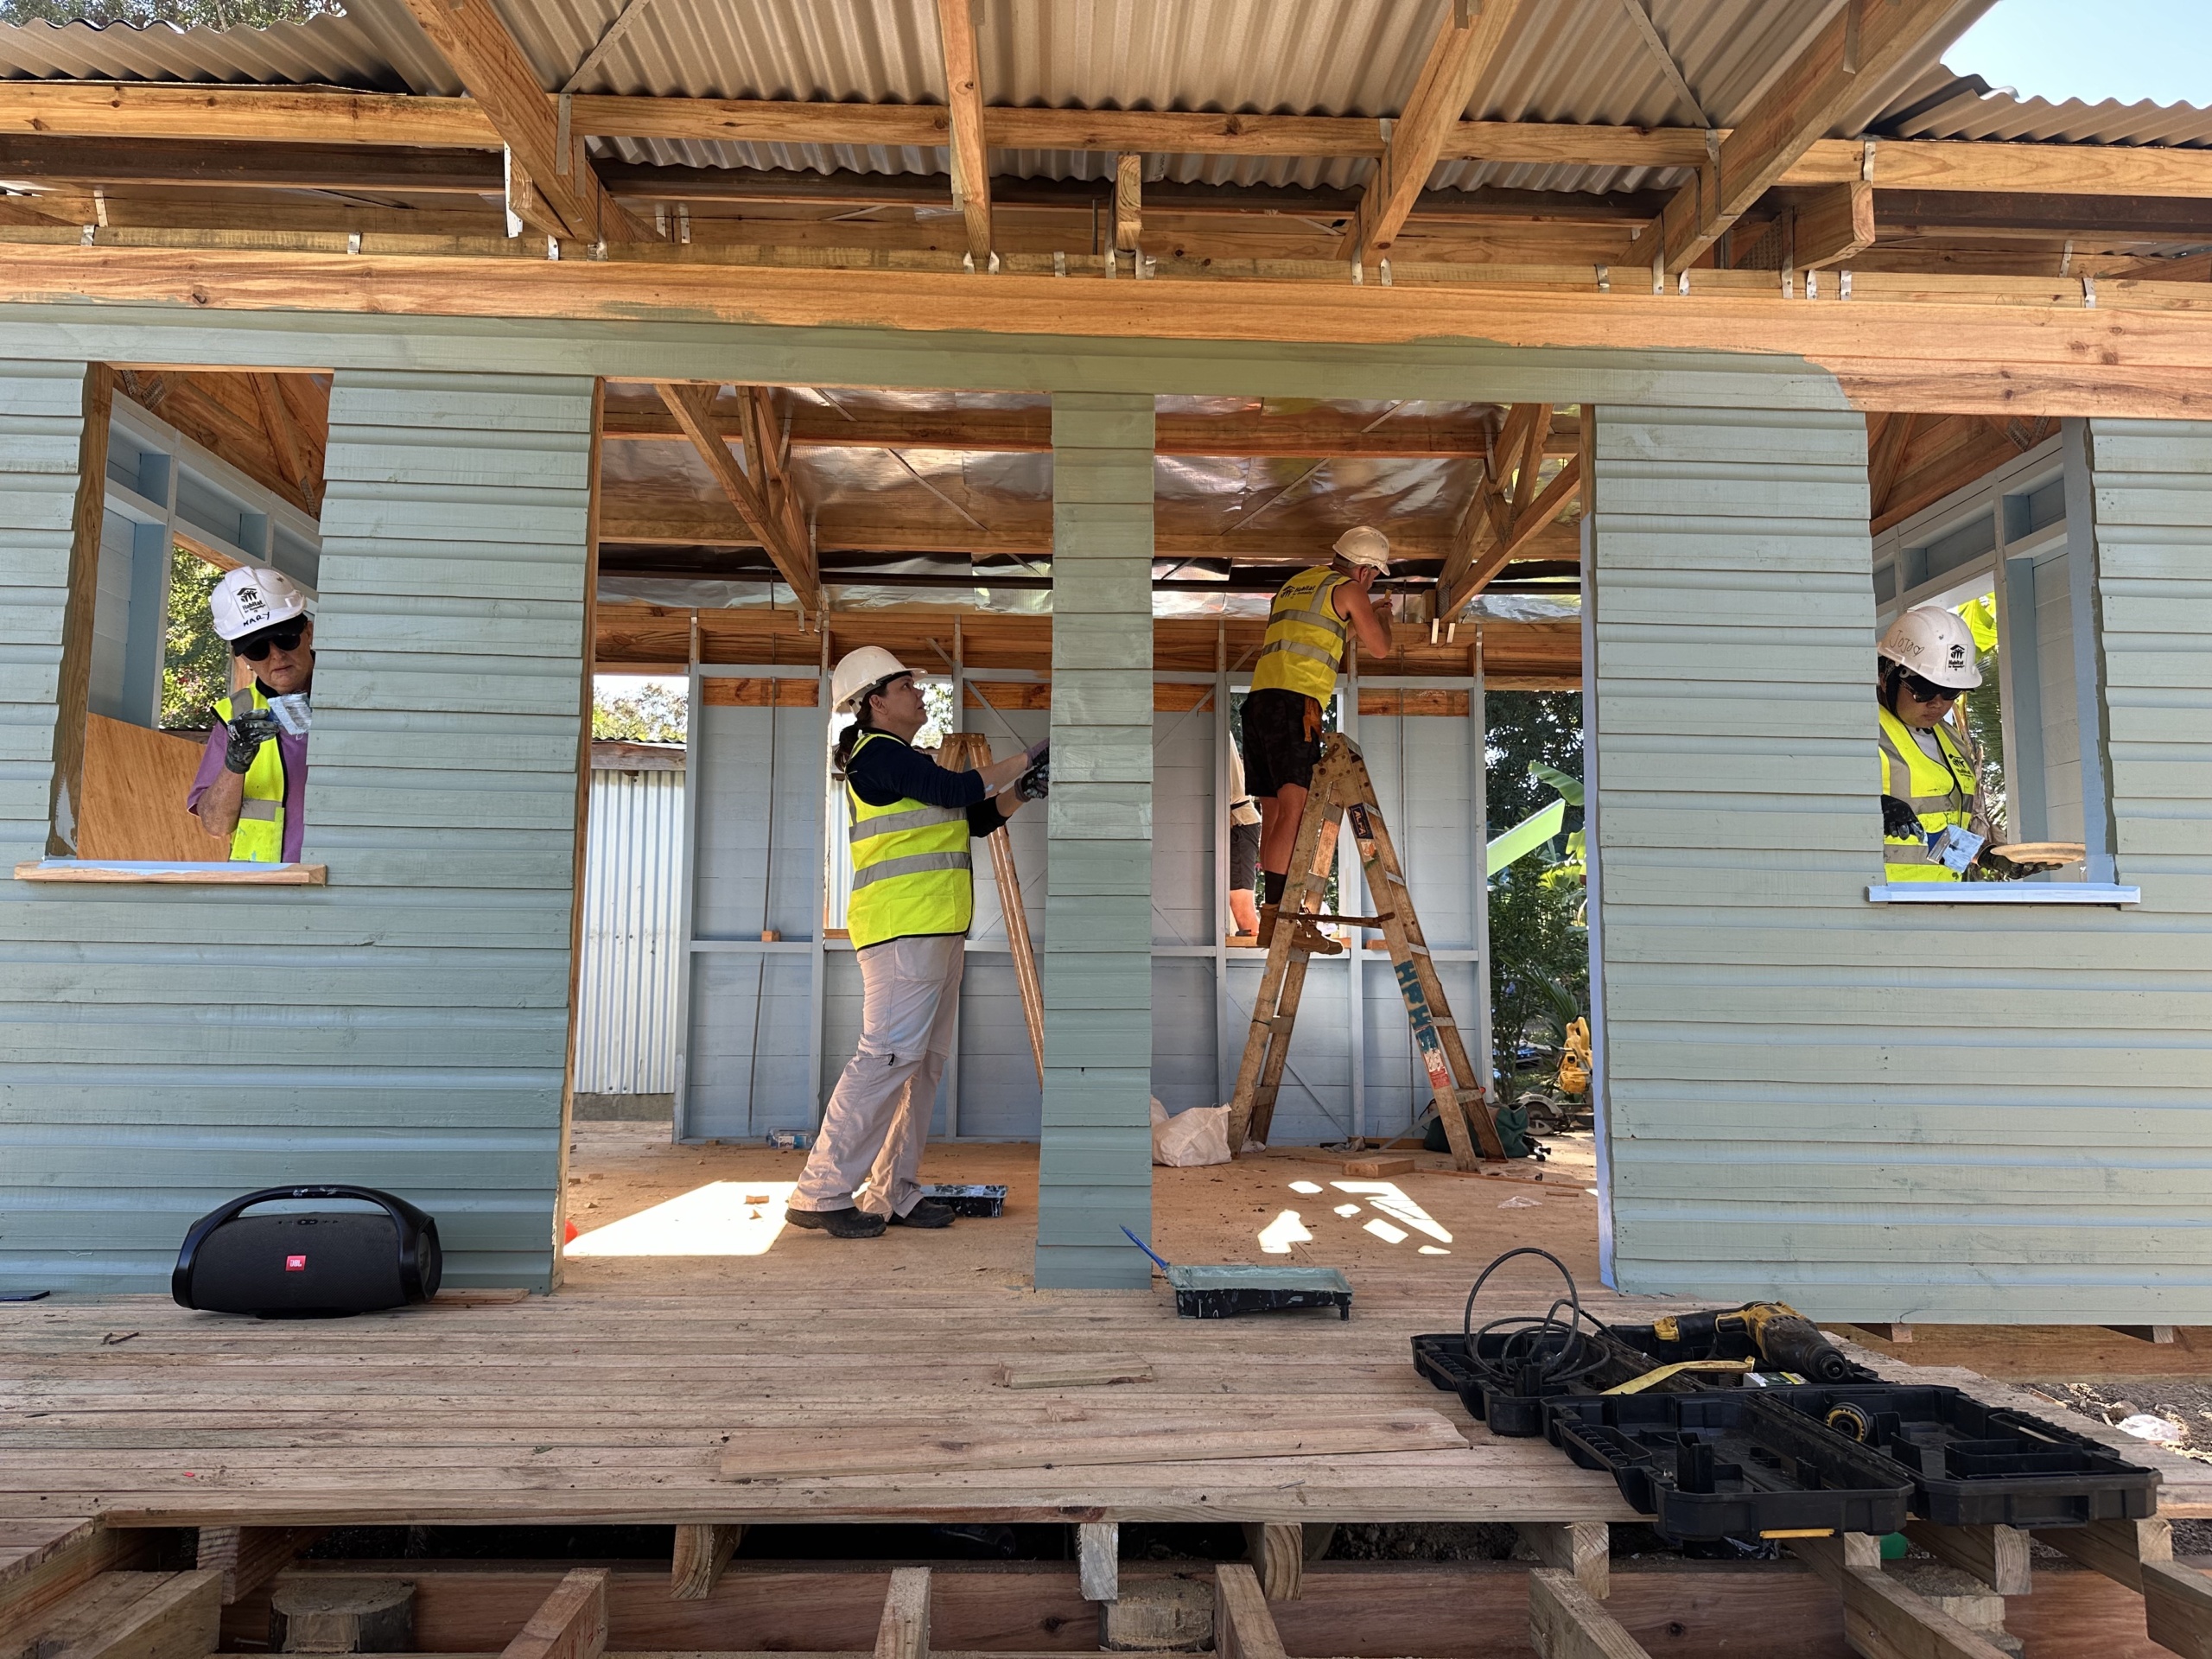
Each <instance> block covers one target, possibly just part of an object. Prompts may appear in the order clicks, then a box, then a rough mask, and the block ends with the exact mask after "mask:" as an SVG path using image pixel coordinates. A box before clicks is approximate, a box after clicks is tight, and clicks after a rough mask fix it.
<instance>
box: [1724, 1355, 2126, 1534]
mask: <svg viewBox="0 0 2212 1659" xmlns="http://www.w3.org/2000/svg"><path fill="white" fill-rule="evenodd" d="M1764 1394H1765V1395H1766V1397H1767V1398H1768V1399H1770V1400H1771V1401H1772V1402H1774V1403H1775V1404H1776V1405H1777V1406H1781V1407H1784V1408H1788V1409H1789V1410H1792V1411H1796V1412H1798V1413H1800V1414H1802V1415H1804V1416H1806V1417H1808V1418H1810V1419H1812V1420H1813V1421H1815V1422H1818V1423H1821V1424H1823V1425H1825V1426H1826V1427H1828V1428H1829V1429H1831V1430H1833V1431H1834V1432H1835V1433H1840V1434H1842V1435H1844V1436H1845V1437H1847V1438H1848V1439H1850V1440H1856V1441H1859V1442H1860V1443H1862V1444H1864V1445H1866V1446H1868V1447H1869V1448H1871V1449H1873V1450H1876V1451H1879V1452H1883V1453H1884V1454H1885V1456H1887V1457H1889V1458H1891V1459H1894V1460H1895V1461H1896V1463H1897V1465H1899V1466H1900V1467H1901V1468H1902V1469H1903V1470H1904V1471H1905V1472H1906V1474H1908V1475H1909V1476H1910V1478H1911V1480H1912V1485H1913V1502H1912V1512H1913V1513H1914V1514H1915V1515H1916V1516H1923V1517H1924V1518H1926V1519H1928V1520H1929V1521H1933V1522H1936V1523H1938V1524H1939V1525H1942V1526H1947V1527H1986V1526H2006V1527H2065V1526H2077V1525H2082V1524H2086V1523H2087V1522H2091V1521H2139V1520H2142V1519H2144V1518H2145V1517H2146V1516H2149V1515H2150V1514H2151V1513H2152V1511H2153V1510H2156V1509H2157V1507H2158V1471H2157V1470H2155V1469H2145V1468H2144V1467H2142V1466H2141V1465H2138V1464H2133V1463H2130V1462H2128V1461H2127V1460H2126V1459H2124V1458H2122V1457H2121V1456H2120V1453H2119V1452H2115V1451H2113V1449H2112V1447H2110V1446H2106V1445H2104V1444H2103V1443H2102V1442H2101V1441H2098V1440H2091V1439H2089V1437H2088V1436H2087V1435H2086V1434H2077V1433H2074V1431H2073V1430H2071V1429H2068V1428H2061V1427H2059V1426H2058V1425H2057V1424H2056V1423H2050V1422H2045V1421H2044V1420H2043V1419H2042V1418H2040V1417H2031V1416H2030V1415H2029V1414H2027V1413H2025V1412H2024V1411H2012V1410H2010V1409H2007V1408H2003V1407H1999V1406H1988V1405H1984V1404H1983V1403H1982V1402H1980V1401H1979V1400H1976V1399H1975V1398H1974V1397H1973V1396H1972V1395H1968V1394H1967V1393H1965V1392H1963V1391H1962V1390H1961V1389H1945V1388H1922V1387H1906V1386H1903V1385H1898V1384H1887V1385H1883V1386H1879V1387H1873V1388H1860V1387H1842V1388H1833V1389H1825V1388H1812V1387H1806V1388H1796V1387H1791V1388H1780V1389H1766V1390H1764Z"/></svg>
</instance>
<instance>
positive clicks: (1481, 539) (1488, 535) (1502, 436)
mask: <svg viewBox="0 0 2212 1659" xmlns="http://www.w3.org/2000/svg"><path fill="white" fill-rule="evenodd" d="M1575 430H1576V433H1577V435H1578V437H1579V435H1580V422H1578V423H1577V424H1576V428H1575ZM1552 431H1553V420H1552V407H1551V405H1550V404H1514V405H1513V407H1512V409H1511V410H1510V411H1509V412H1508V414H1507V416H1506V417H1505V420H1504V422H1503V424H1501V425H1500V427H1499V429H1498V434H1497V442H1495V443H1494V444H1493V445H1492V447H1491V461H1490V463H1489V464H1488V465H1487V466H1486V467H1484V470H1483V472H1482V474H1481V475H1480V476H1478V478H1477V480H1475V495H1474V499H1473V500H1472V501H1471V503H1470V504H1469V505H1468V509H1467V516H1466V518H1465V520H1464V521H1463V522H1462V524H1461V527H1460V535H1459V539H1458V541H1457V543H1455V545H1454V547H1453V549H1452V553H1451V555H1450V556H1449V557H1448V558H1447V559H1446V561H1445V565H1444V571H1443V574H1442V575H1440V577H1439V578H1438V581H1437V589H1438V593H1439V594H1440V599H1439V601H1438V605H1437V615H1438V616H1439V617H1440V618H1443V619H1445V620H1451V619H1452V618H1453V617H1456V616H1457V615H1458V614H1459V612H1460V611H1461V610H1462V609H1464V608H1465V606H1466V603H1467V601H1469V600H1471V599H1472V598H1473V597H1474V596H1475V595H1476V594H1479V593H1480V592H1482V590H1483V589H1484V588H1486V587H1488V586H1489V585H1490V583H1491V582H1493V581H1495V580H1496V579H1497V575H1498V573H1499V572H1500V571H1502V570H1503V569H1505V567H1506V566H1507V565H1509V564H1510V563H1513V561H1515V560H1516V559H1520V558H1526V557H1528V556H1529V555H1530V553H1531V552H1533V551H1534V550H1535V543H1536V541H1537V538H1538V537H1541V536H1542V535H1543V533H1544V532H1545V531H1547V530H1548V529H1549V528H1550V527H1551V525H1552V524H1553V523H1554V521H1555V520H1556V519H1557V518H1559V516H1560V512H1562V511H1564V510H1565V508H1566V506H1567V502H1568V501H1569V500H1570V499H1573V498H1575V497H1576V496H1578V495H1579V493H1580V488H1581V481H1582V455H1581V449H1580V445H1579V443H1578V445H1577V446H1576V447H1574V448H1570V449H1568V450H1567V451H1566V461H1565V464H1564V465H1562V466H1561V467H1560V470H1559V471H1558V472H1557V473H1556V474H1554V475H1553V477H1552V480H1551V481H1550V482H1549V483H1548V484H1544V483H1541V481H1540V479H1539V470H1540V468H1541V465H1542V462H1543V459H1544V455H1545V454H1546V452H1547V450H1548V448H1549V447H1550V446H1549V435H1550V434H1551V432H1552ZM1554 551H1562V552H1563V551H1564V550H1554Z"/></svg>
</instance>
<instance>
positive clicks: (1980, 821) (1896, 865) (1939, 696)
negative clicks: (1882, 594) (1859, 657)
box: [1878, 605, 1990, 881]
mask: <svg viewBox="0 0 2212 1659" xmlns="http://www.w3.org/2000/svg"><path fill="white" fill-rule="evenodd" d="M1880 656H1881V676H1880V680H1879V707H1878V715H1879V718H1880V721H1881V737H1880V741H1879V750H1880V753H1881V763H1882V863H1883V868H1884V874H1885V880H1890V881H1956V880H1959V879H1960V875H1961V872H1960V871H1959V870H1957V869H1954V868H1951V866H1950V865H1948V864H1946V863H1944V862H1943V861H1942V855H1943V853H1944V851H1945V850H1946V847H1947V842H1946V836H1947V833H1948V834H1949V835H1950V836H1980V837H1984V838H1986V837H1987V836H1988V834H1989V828H1990V826H1989V821H1988V820H1987V818H1986V817H1984V816H1983V814H1982V810H1981V794H1980V773H1979V772H1978V771H1977V770H1976V768H1975V766H1974V762H1973V760H1971V759H1969V758H1968V756H1967V752H1966V747H1965V746H1964V745H1963V744H1961V742H1960V741H1959V740H1958V738H1957V736H1956V735H1955V734H1954V733H1953V732H1952V730H1951V728H1950V727H1949V726H1948V724H1946V723H1945V721H1944V718H1943V717H1944V716H1945V715H1948V714H1949V713H1950V712H1951V710H1952V709H1953V707H1954V706H1955V705H1956V703H1957V702H1958V700H1959V695H1960V693H1961V692H1964V691H1971V690H1974V687H1976V686H1978V685H1980V683H1981V671H1980V669H1979V668H1978V667H1976V666H1975V665H1974V634H1973V632H1972V631H1971V630H1970V629H1968V628H1967V625H1966V623H1965V622H1964V621H1962V620H1960V619H1959V618H1958V617H1957V616H1955V615H1954V614H1952V613H1950V612H1949V611H1947V610H1945V609H1943V608H1942V607H1941V606H1938V605H1919V606H1916V607H1913V608H1912V609H1911V610H1909V611H1907V612H1906V613H1904V615H1903V616H1901V617H1899V618H1898V619H1897V621H1896V622H1895V623H1893V624H1892V625H1891V627H1890V631H1889V632H1887V633H1885V634H1884V635H1883V636H1882V644H1881V646H1880ZM1967 859H1968V860H1980V861H1983V862H1988V860H1987V859H1986V855H1985V854H1984V852H1983V849H1981V848H1979V847H1974V848H1971V849H1969V850H1968V852H1967ZM1960 861H1961V860H1960V859H1958V858H1956V857H1955V858H1954V862H1960Z"/></svg>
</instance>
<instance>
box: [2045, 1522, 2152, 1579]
mask: <svg viewBox="0 0 2212 1659" xmlns="http://www.w3.org/2000/svg"><path fill="white" fill-rule="evenodd" d="M2036 1537H2037V1540H2038V1541H2041V1542H2043V1543H2046V1544H2049V1545H2050V1547H2051V1548H2053V1549H2056V1550H2058V1551H2060V1552H2061V1553H2063V1554H2068V1555H2071V1556H2072V1557H2073V1558H2074V1559H2075V1560H2077V1561H2079V1562H2081V1563H2082V1566H2084V1567H2089V1568H2092V1569H2093V1570H2094V1571H2096V1572H2099V1573H2103V1574H2104V1575H2105V1576H2106V1577H2107V1578H2108V1579H2111V1580H2113V1581H2114V1582H2116V1583H2120V1584H2124V1585H2126V1586H2127V1587H2128V1588H2129V1589H2131V1590H2140V1589H2141V1588H2142V1587H2143V1567H2144V1564H2145V1562H2148V1561H2158V1562H2165V1563H2171V1561H2172V1560H2173V1558H2174V1529H2173V1526H2172V1523H2171V1522H2166V1521H2161V1520H2158V1519H2155V1518H2154V1519H2152V1520H2149V1521H2092V1522H2090V1523H2089V1524H2088V1526H2086V1527H2051V1528H2049V1529H2044V1530H2040V1531H2038V1532H2037V1534H2036Z"/></svg>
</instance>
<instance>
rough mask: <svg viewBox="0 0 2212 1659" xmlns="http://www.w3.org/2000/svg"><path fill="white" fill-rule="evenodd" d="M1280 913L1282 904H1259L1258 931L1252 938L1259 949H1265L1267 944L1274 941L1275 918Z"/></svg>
mask: <svg viewBox="0 0 2212 1659" xmlns="http://www.w3.org/2000/svg"><path fill="white" fill-rule="evenodd" d="M1281 914H1282V906H1280V905H1262V906H1260V929H1259V931H1258V932H1257V933H1255V935H1254V936H1253V938H1254V942H1255V944H1258V945H1259V947H1260V949H1261V950H1266V949H1267V948H1268V946H1269V945H1271V944H1274V942H1275V920H1276V918H1278V917H1280V916H1281Z"/></svg>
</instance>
